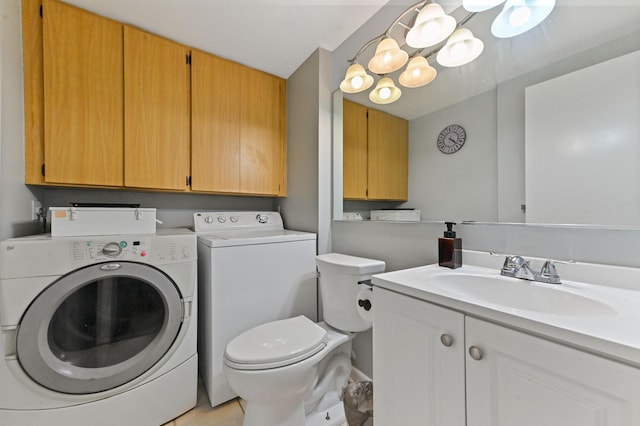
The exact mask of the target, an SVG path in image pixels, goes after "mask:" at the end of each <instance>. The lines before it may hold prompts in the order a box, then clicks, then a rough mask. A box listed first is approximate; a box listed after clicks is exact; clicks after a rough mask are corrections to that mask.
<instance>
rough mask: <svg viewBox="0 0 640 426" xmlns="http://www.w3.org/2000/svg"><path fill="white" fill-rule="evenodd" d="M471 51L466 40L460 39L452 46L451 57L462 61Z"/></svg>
mask: <svg viewBox="0 0 640 426" xmlns="http://www.w3.org/2000/svg"><path fill="white" fill-rule="evenodd" d="M468 53H469V47H468V46H467V44H466V43H465V42H464V41H459V42H457V43H454V44H453V45H452V46H451V59H453V60H454V61H456V62H458V61H462V60H463V59H464V58H465V57H466V56H467V54H468Z"/></svg>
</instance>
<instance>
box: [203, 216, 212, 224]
mask: <svg viewBox="0 0 640 426" xmlns="http://www.w3.org/2000/svg"><path fill="white" fill-rule="evenodd" d="M204 221H205V222H206V223H212V222H213V218H212V217H211V216H205V217H204Z"/></svg>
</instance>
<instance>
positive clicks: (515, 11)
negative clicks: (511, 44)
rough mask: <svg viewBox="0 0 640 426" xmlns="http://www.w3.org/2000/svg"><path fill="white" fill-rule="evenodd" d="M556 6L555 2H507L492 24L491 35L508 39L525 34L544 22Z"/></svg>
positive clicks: (533, 0)
mask: <svg viewBox="0 0 640 426" xmlns="http://www.w3.org/2000/svg"><path fill="white" fill-rule="evenodd" d="M555 5H556V1H555V0H507V1H506V2H505V4H504V8H503V9H502V12H500V14H499V15H498V16H497V17H496V19H495V20H494V21H493V24H491V34H493V35H494V36H496V37H498V38H508V37H515V36H517V35H520V34H522V33H525V32H527V31H529V30H530V29H531V28H533V27H535V26H536V25H538V24H539V23H541V22H542V21H544V20H545V19H546V18H547V16H549V14H550V13H551V11H552V10H553V8H554V7H555Z"/></svg>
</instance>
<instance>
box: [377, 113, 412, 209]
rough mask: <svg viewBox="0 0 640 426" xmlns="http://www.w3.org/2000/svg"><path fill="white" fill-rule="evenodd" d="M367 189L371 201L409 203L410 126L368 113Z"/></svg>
mask: <svg viewBox="0 0 640 426" xmlns="http://www.w3.org/2000/svg"><path fill="white" fill-rule="evenodd" d="M367 134H368V142H369V151H368V153H369V155H368V166H367V170H368V186H369V197H368V198H369V199H370V200H401V201H406V200H407V198H408V197H409V191H408V179H409V172H408V163H409V124H408V122H407V120H404V119H402V118H399V117H395V116H393V115H390V114H387V113H384V112H381V111H376V110H374V109H369V120H368V130H367Z"/></svg>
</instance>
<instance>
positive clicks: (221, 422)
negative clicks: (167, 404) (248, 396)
mask: <svg viewBox="0 0 640 426" xmlns="http://www.w3.org/2000/svg"><path fill="white" fill-rule="evenodd" d="M243 402H244V401H241V400H240V399H234V400H232V401H229V402H227V403H226V404H222V405H219V406H217V407H215V408H211V405H210V404H209V398H208V397H207V391H206V390H205V389H204V386H203V385H202V383H198V402H197V403H196V404H197V405H196V406H195V407H194V408H193V409H191V410H190V411H187V412H186V413H184V414H183V415H182V416H180V417H178V418H176V419H174V420H172V421H170V422H169V423H165V424H164V426H205V425H206V426H242V419H243V418H244V410H243V407H242V403H243Z"/></svg>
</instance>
